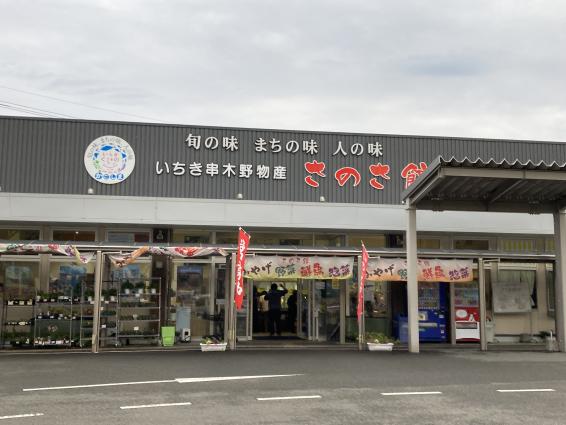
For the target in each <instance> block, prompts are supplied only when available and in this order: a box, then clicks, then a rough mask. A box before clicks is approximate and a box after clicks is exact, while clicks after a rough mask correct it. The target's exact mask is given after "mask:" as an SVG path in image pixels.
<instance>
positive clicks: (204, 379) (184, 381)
mask: <svg viewBox="0 0 566 425" xmlns="http://www.w3.org/2000/svg"><path fill="white" fill-rule="evenodd" d="M301 375H302V373H294V374H291V375H252V376H209V377H201V378H177V379H165V380H162V381H136V382H112V383H109V384H92V385H67V386H64V387H41V388H24V389H23V390H22V391H49V390H71V389H77V388H98V387H118V386H122V385H147V384H170V383H174V382H176V383H179V384H187V383H191V382H214V381H235V380H240V379H264V378H283V377H289V376H301Z"/></svg>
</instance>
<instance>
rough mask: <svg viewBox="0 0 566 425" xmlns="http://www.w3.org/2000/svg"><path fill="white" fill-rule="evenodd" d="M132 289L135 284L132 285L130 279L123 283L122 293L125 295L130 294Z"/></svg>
mask: <svg viewBox="0 0 566 425" xmlns="http://www.w3.org/2000/svg"><path fill="white" fill-rule="evenodd" d="M132 289H134V285H132V284H131V283H130V281H129V280H126V281H125V282H124V283H122V293H123V294H124V295H130V291H131V290H132Z"/></svg>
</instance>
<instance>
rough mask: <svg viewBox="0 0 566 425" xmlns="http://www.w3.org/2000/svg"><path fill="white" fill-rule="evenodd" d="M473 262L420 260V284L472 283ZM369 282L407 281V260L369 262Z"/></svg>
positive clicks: (418, 278)
mask: <svg viewBox="0 0 566 425" xmlns="http://www.w3.org/2000/svg"><path fill="white" fill-rule="evenodd" d="M473 277H474V275H473V262H472V261H470V260H436V259H435V260H418V264H417V280H418V281H419V282H471V281H472V280H473ZM367 280H373V281H377V282H395V281H406V280H407V260H405V259H403V258H376V259H371V260H369V263H368V268H367Z"/></svg>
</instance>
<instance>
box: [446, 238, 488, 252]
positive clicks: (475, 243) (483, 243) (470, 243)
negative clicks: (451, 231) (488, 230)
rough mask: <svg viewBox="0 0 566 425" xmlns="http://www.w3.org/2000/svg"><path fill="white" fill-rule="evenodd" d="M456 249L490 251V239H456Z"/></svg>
mask: <svg viewBox="0 0 566 425" xmlns="http://www.w3.org/2000/svg"><path fill="white" fill-rule="evenodd" d="M454 249H467V250H471V251H488V250H489V240H488V239H455V240H454Z"/></svg>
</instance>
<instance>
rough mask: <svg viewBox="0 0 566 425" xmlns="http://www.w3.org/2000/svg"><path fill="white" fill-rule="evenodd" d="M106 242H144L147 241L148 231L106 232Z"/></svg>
mask: <svg viewBox="0 0 566 425" xmlns="http://www.w3.org/2000/svg"><path fill="white" fill-rule="evenodd" d="M107 240H108V242H119V243H144V242H149V232H114V231H113V232H108V235H107Z"/></svg>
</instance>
